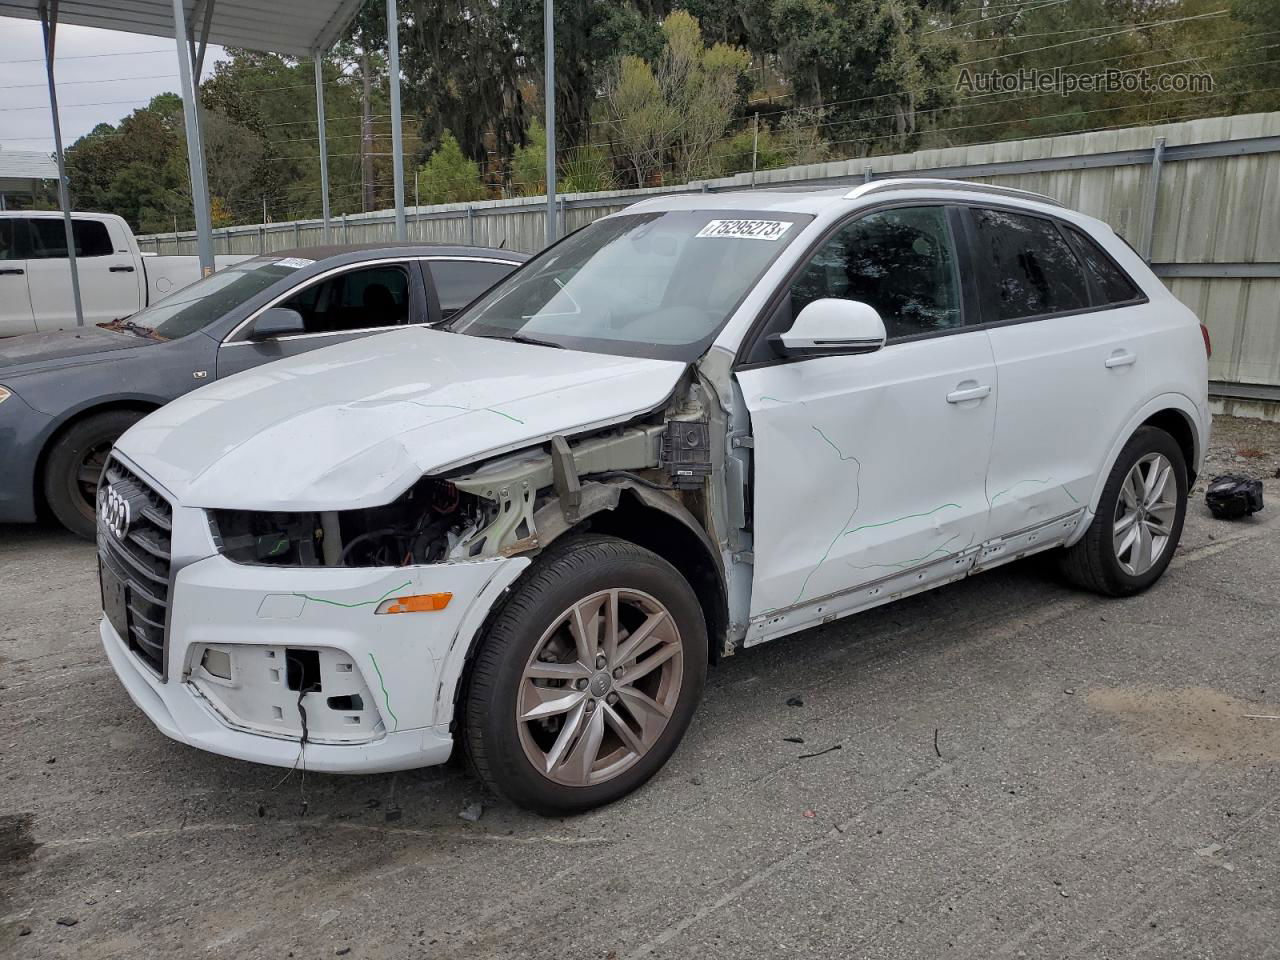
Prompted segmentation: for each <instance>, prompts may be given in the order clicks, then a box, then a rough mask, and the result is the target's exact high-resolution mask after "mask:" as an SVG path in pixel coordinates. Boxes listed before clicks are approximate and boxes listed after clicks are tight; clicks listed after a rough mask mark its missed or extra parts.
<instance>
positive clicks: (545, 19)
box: [542, 0, 556, 246]
mask: <svg viewBox="0 0 1280 960" xmlns="http://www.w3.org/2000/svg"><path fill="white" fill-rule="evenodd" d="M542 42H543V45H544V46H545V48H546V63H545V67H544V70H545V73H544V74H543V82H542V96H543V98H544V99H545V100H546V101H547V246H550V245H551V244H553V243H555V242H556V27H555V3H554V0H543V6H542Z"/></svg>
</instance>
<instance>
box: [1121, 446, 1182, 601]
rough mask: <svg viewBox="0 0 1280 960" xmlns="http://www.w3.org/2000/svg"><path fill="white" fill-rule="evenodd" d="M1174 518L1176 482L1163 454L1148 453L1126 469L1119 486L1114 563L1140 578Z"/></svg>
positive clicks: (1166, 542)
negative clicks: (1127, 470)
mask: <svg viewBox="0 0 1280 960" xmlns="http://www.w3.org/2000/svg"><path fill="white" fill-rule="evenodd" d="M1177 515H1178V482H1177V479H1176V478H1175V477H1174V472H1173V464H1171V463H1170V462H1169V460H1168V458H1166V457H1165V456H1164V455H1163V454H1159V453H1149V454H1147V455H1146V456H1145V457H1143V458H1142V459H1140V460H1139V461H1138V462H1137V463H1135V464H1134V465H1133V467H1132V468H1131V469H1130V470H1129V473H1128V475H1127V476H1126V477H1125V478H1124V483H1123V484H1121V486H1120V496H1119V498H1118V499H1117V501H1116V512H1115V517H1114V520H1113V522H1112V526H1111V535H1112V546H1113V549H1114V550H1115V556H1116V561H1117V562H1118V563H1119V564H1120V567H1121V568H1122V569H1123V570H1124V571H1125V572H1126V573H1128V574H1129V575H1130V576H1134V577H1140V576H1142V575H1143V574H1144V573H1146V572H1147V571H1148V570H1150V569H1151V568H1152V567H1153V566H1155V565H1156V563H1157V561H1159V559H1160V557H1161V556H1163V554H1164V552H1165V550H1167V549H1169V541H1170V540H1171V538H1172V535H1173V525H1174V521H1175V519H1176V518H1177Z"/></svg>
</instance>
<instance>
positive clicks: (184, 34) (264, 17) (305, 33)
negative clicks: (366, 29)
mask: <svg viewBox="0 0 1280 960" xmlns="http://www.w3.org/2000/svg"><path fill="white" fill-rule="evenodd" d="M363 2H365V0H273V2H271V3H256V2H253V0H106V2H103V0H0V16H6V17H20V18H23V19H27V20H39V21H40V22H41V24H42V25H43V27H44V58H45V72H46V74H47V76H48V81H49V108H50V111H51V114H52V118H53V137H54V147H55V157H56V159H57V163H58V183H59V198H60V200H61V205H62V212H63V220H64V222H65V225H66V232H67V256H68V259H69V261H70V267H71V283H72V286H73V288H74V291H73V292H74V296H75V306H76V322H77V323H78V324H80V325H83V323H84V316H83V311H82V309H81V306H80V283H79V274H78V272H77V270H76V260H75V242H74V238H73V235H72V229H71V203H70V197H69V194H68V190H67V174H66V163H65V156H64V153H63V147H62V129H61V123H60V118H59V115H58V94H57V88H56V85H55V83H54V63H55V57H54V52H55V43H56V39H57V30H58V24H59V23H70V24H75V25H77V26H85V27H98V28H100V29H103V30H118V31H121V32H124V33H141V34H148V35H151V36H158V37H173V39H174V41H175V43H176V45H177V51H178V76H179V80H180V83H181V87H182V110H183V119H184V122H185V127H186V136H187V162H188V165H189V167H190V171H191V195H192V200H193V203H194V206H195V221H196V238H197V250H198V252H199V256H200V266H201V272H202V273H204V274H206V275H207V274H209V273H211V272H213V268H214V260H213V222H212V217H211V215H210V211H209V187H208V178H207V176H206V172H205V157H204V142H203V139H202V137H201V124H200V107H199V89H200V87H199V85H200V75H201V72H202V70H203V67H204V56H205V50H206V48H207V46H208V44H210V43H215V44H219V45H222V46H229V47H244V48H246V49H249V50H257V51H260V52H264V53H279V54H284V55H285V56H291V57H297V58H306V57H310V58H312V60H313V61H314V63H315V78H316V126H317V130H318V132H319V138H320V183H321V210H322V215H323V218H324V234H325V239H326V240H328V237H329V163H328V152H327V148H326V144H325V129H324V127H325V117H324V83H323V80H324V77H323V70H322V68H323V57H324V53H325V51H327V50H328V49H329V47H331V46H332V45H333V43H334V42H335V41H336V40H337V39H338V37H339V35H340V34H341V33H342V31H343V29H344V28H345V27H346V26H347V24H348V23H349V22H350V21H351V19H352V17H354V16H355V14H356V11H357V10H358V9H359V7H360V5H361V3H363ZM385 2H386V5H387V46H388V49H389V52H390V64H389V66H390V70H389V73H390V83H391V142H392V154H393V158H392V160H393V162H392V169H393V171H394V184H395V209H396V239H398V240H404V239H406V237H405V212H404V147H403V137H402V135H401V129H400V45H399V38H398V36H397V33H398V31H397V25H398V23H399V20H398V17H397V10H396V0H385Z"/></svg>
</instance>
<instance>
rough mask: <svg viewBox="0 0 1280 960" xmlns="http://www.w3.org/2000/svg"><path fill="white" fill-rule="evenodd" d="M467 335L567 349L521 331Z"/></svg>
mask: <svg viewBox="0 0 1280 960" xmlns="http://www.w3.org/2000/svg"><path fill="white" fill-rule="evenodd" d="M468 336H472V337H479V338H480V339H481V340H511V341H513V342H515V343H527V344H529V345H530V346H534V347H555V349H557V350H567V349H568V347H566V346H565V345H564V344H563V343H554V342H553V341H551V340H539V339H538V338H537V337H530V336H526V335H525V334H523V333H472V334H468Z"/></svg>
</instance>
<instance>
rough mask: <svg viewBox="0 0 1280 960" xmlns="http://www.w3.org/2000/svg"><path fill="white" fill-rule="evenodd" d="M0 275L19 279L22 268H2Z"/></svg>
mask: <svg viewBox="0 0 1280 960" xmlns="http://www.w3.org/2000/svg"><path fill="white" fill-rule="evenodd" d="M0 273H3V274H9V275H11V276H14V277H20V276H22V268H21V267H4V268H3V269H0Z"/></svg>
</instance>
